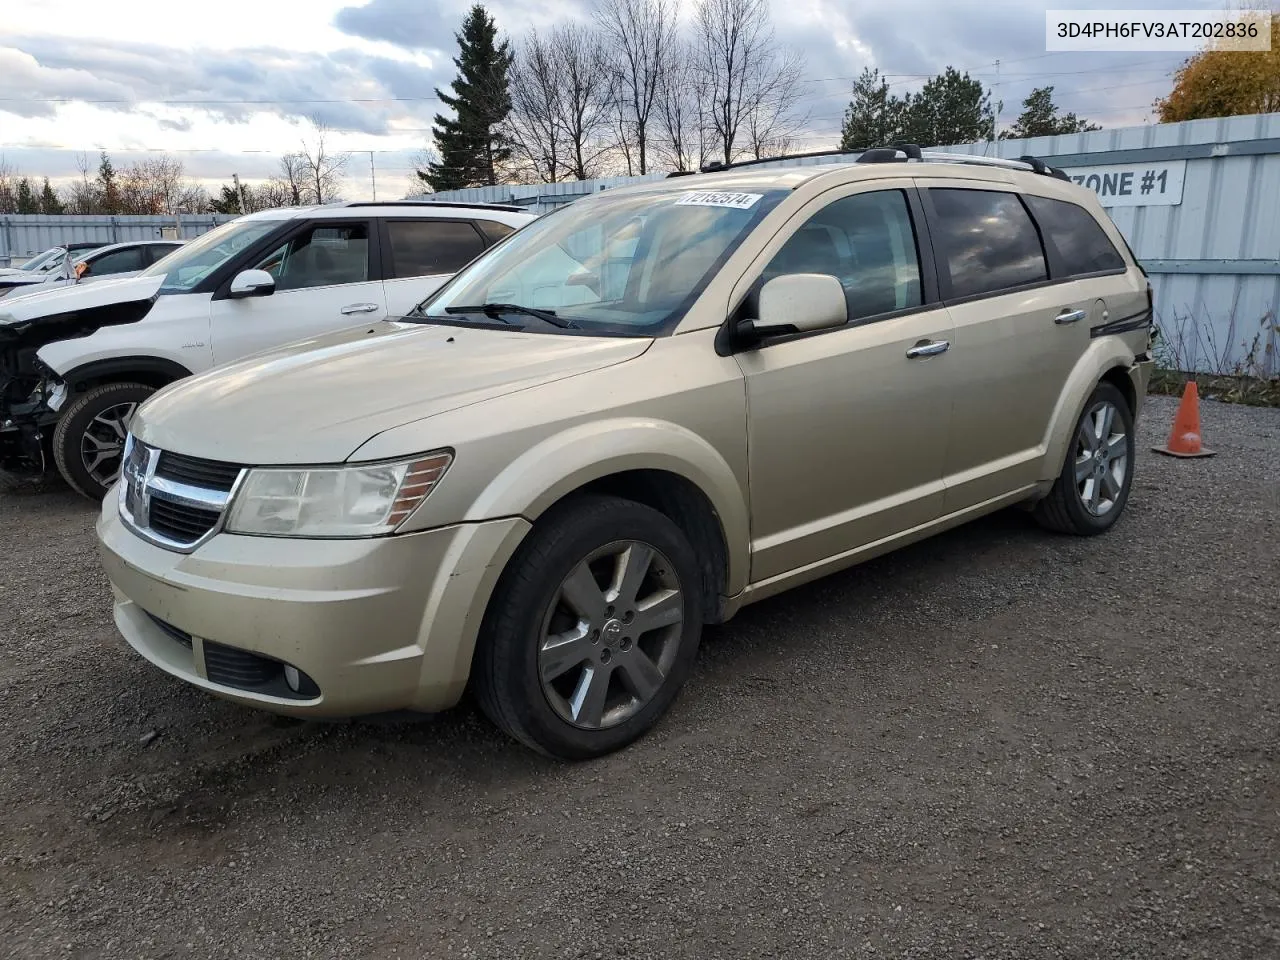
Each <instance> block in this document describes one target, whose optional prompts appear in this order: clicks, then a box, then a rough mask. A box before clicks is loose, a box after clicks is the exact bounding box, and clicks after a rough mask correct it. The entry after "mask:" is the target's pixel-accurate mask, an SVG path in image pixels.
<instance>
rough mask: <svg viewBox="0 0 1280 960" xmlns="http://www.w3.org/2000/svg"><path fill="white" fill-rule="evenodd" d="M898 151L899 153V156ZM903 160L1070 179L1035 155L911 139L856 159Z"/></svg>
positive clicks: (873, 160)
mask: <svg viewBox="0 0 1280 960" xmlns="http://www.w3.org/2000/svg"><path fill="white" fill-rule="evenodd" d="M898 154H902V155H903V156H902V157H899V156H898ZM903 160H907V161H911V160H915V161H920V162H925V163H964V164H970V165H972V166H976V167H1000V168H1002V169H1005V170H1028V171H1031V172H1033V173H1038V174H1041V175H1042V176H1046V177H1056V178H1057V179H1059V180H1070V179H1071V178H1070V177H1068V176H1067V175H1066V173H1065V172H1064V171H1062V170H1059V169H1058V168H1057V167H1051V166H1049V165H1048V164H1047V163H1045V162H1044V161H1043V160H1041V159H1039V158H1038V157H1032V156H1023V157H1019V158H1018V159H1017V160H1007V159H1005V158H1004V157H983V156H978V155H977V154H972V153H945V152H941V151H936V150H921V149H920V148H919V147H917V146H916V145H915V144H913V143H900V144H897V145H895V146H892V147H874V148H873V149H871V150H867V151H866V152H865V153H863V154H862V156H860V157H859V158H858V163H900V162H902V161H903Z"/></svg>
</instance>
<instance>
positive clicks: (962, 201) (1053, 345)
mask: <svg viewBox="0 0 1280 960" xmlns="http://www.w3.org/2000/svg"><path fill="white" fill-rule="evenodd" d="M920 185H921V186H922V187H926V188H927V189H924V190H922V193H923V194H924V198H925V210H926V215H927V216H928V219H929V231H930V236H931V237H932V239H933V249H934V253H935V255H936V257H937V264H938V284H939V287H940V289H941V292H942V298H943V302H944V303H946V305H947V309H948V310H949V311H950V314H951V318H952V320H953V321H954V323H955V337H954V340H955V342H954V346H953V349H952V350H951V354H952V360H953V362H954V364H955V367H956V392H955V402H954V406H953V408H952V418H951V436H950V438H949V441H948V445H947V454H946V463H945V468H944V476H945V483H946V501H945V512H947V513H953V512H955V511H957V510H963V509H965V508H966V507H970V506H975V505H977V504H981V503H984V502H986V501H988V500H991V499H993V498H996V497H1000V496H1003V495H1005V494H1008V493H1010V492H1012V491H1014V490H1017V489H1020V488H1022V487H1024V486H1027V485H1030V484H1032V483H1034V482H1035V481H1036V480H1038V479H1039V477H1038V475H1037V474H1038V473H1039V465H1040V460H1041V459H1042V457H1043V454H1044V442H1045V435H1046V431H1047V428H1048V425H1049V423H1050V421H1051V419H1052V414H1053V410H1054V407H1055V406H1056V404H1057V402H1058V397H1059V395H1060V394H1061V392H1062V389H1063V386H1064V384H1065V382H1066V380H1067V377H1068V376H1069V375H1070V373H1071V370H1072V369H1073V368H1074V367H1075V364H1076V361H1077V360H1078V359H1079V358H1080V355H1081V354H1082V353H1083V352H1084V349H1085V347H1086V346H1087V344H1088V339H1089V326H1090V322H1091V321H1090V317H1091V315H1092V314H1094V313H1097V312H1100V311H1101V307H1099V306H1097V305H1096V304H1095V303H1094V301H1093V299H1092V298H1090V296H1089V295H1088V294H1089V292H1088V289H1087V285H1085V284H1079V285H1076V284H1070V283H1058V282H1055V281H1054V280H1053V279H1051V277H1050V272H1049V260H1048V258H1047V256H1046V253H1045V248H1044V245H1043V243H1042V242H1041V238H1040V233H1039V231H1038V229H1037V227H1036V224H1035V221H1034V220H1033V219H1032V217H1031V214H1030V213H1029V212H1028V210H1027V208H1026V205H1025V204H1024V202H1023V199H1022V198H1021V197H1020V196H1019V194H1018V193H1017V192H1015V191H1014V189H1013V187H1012V186H1011V185H1008V186H1006V185H1003V184H1000V183H991V182H986V181H983V182H980V183H979V182H975V181H972V180H955V181H950V180H942V181H939V180H929V181H921V182H920Z"/></svg>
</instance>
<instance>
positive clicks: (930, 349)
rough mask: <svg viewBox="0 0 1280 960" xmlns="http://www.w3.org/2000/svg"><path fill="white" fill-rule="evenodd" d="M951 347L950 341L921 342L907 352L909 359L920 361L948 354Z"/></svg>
mask: <svg viewBox="0 0 1280 960" xmlns="http://www.w3.org/2000/svg"><path fill="white" fill-rule="evenodd" d="M950 347H951V341H950V340H921V341H920V342H919V343H917V344H916V345H915V346H914V347H911V348H910V349H909V350H907V358H908V359H910V360H918V359H919V358H920V357H936V356H937V355H938V354H940V353H946V352H947V350H948V349H949V348H950Z"/></svg>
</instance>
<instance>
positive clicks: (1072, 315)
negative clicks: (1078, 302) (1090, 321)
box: [1053, 310, 1087, 326]
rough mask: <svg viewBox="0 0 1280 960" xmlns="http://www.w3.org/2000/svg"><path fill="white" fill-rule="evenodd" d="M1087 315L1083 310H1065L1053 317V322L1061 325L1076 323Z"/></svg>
mask: <svg viewBox="0 0 1280 960" xmlns="http://www.w3.org/2000/svg"><path fill="white" fill-rule="evenodd" d="M1086 316H1087V314H1086V313H1085V312H1084V311H1083V310H1063V311H1062V312H1061V313H1060V314H1058V315H1057V316H1056V317H1054V318H1053V322H1054V323H1056V324H1058V325H1060V326H1061V325H1062V324H1065V323H1075V322H1076V321H1077V320H1083V319H1084V318H1085V317H1086Z"/></svg>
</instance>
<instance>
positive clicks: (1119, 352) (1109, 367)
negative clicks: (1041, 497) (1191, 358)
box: [1040, 337, 1139, 482]
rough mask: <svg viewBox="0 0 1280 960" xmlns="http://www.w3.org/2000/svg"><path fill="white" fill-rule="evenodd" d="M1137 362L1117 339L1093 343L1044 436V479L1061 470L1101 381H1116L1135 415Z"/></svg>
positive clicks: (1063, 394)
mask: <svg viewBox="0 0 1280 960" xmlns="http://www.w3.org/2000/svg"><path fill="white" fill-rule="evenodd" d="M1134 363H1135V360H1134V356H1133V354H1132V353H1131V352H1130V351H1129V349H1128V348H1127V347H1126V346H1125V345H1124V343H1122V342H1120V341H1118V340H1116V339H1114V338H1109V337H1103V338H1099V339H1098V340H1095V341H1094V342H1093V343H1092V344H1091V345H1090V347H1089V349H1088V350H1087V351H1086V352H1085V354H1084V356H1083V357H1082V358H1081V359H1080V362H1079V363H1077V364H1076V367H1075V369H1074V370H1073V371H1072V372H1071V376H1070V377H1069V378H1068V379H1067V384H1066V387H1065V388H1064V389H1063V391H1062V393H1061V394H1060V395H1059V397H1058V405H1057V406H1056V407H1055V408H1054V412H1053V419H1052V420H1051V421H1050V425H1049V431H1048V433H1047V435H1046V439H1045V456H1044V461H1043V464H1042V467H1041V470H1040V479H1041V480H1042V481H1044V482H1052V481H1053V480H1054V479H1055V478H1056V477H1057V475H1058V471H1059V470H1061V469H1062V459H1063V457H1065V456H1066V455H1067V445H1068V444H1069V443H1070V441H1071V437H1072V435H1073V434H1074V433H1075V427H1076V422H1077V421H1078V420H1079V419H1080V415H1081V414H1082V413H1083V412H1084V406H1085V404H1086V403H1088V401H1089V396H1090V395H1091V394H1092V393H1093V391H1094V389H1095V388H1096V387H1097V386H1098V384H1099V383H1102V382H1104V381H1105V382H1107V383H1111V384H1114V385H1115V386H1116V387H1117V388H1118V389H1119V390H1120V392H1121V394H1123V395H1124V398H1125V400H1126V401H1127V402H1128V404H1129V410H1130V413H1132V414H1133V415H1134V416H1135V418H1136V415H1137V409H1138V407H1137V402H1138V399H1139V398H1138V395H1137V387H1136V386H1135V384H1134V379H1133V376H1132V375H1131V372H1130V371H1131V369H1132V367H1133V365H1134Z"/></svg>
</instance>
